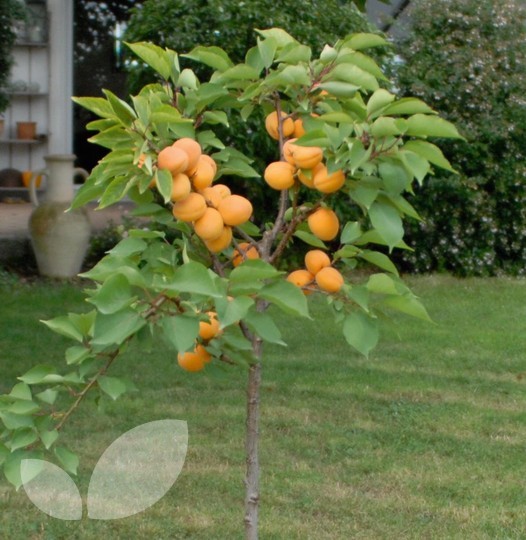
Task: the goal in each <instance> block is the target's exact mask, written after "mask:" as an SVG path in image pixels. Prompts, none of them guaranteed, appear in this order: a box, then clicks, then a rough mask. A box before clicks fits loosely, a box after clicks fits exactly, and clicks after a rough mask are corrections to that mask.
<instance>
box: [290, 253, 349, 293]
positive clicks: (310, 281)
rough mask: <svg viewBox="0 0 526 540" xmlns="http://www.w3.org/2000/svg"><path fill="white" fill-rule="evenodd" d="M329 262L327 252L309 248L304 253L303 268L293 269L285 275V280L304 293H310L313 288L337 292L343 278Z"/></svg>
mask: <svg viewBox="0 0 526 540" xmlns="http://www.w3.org/2000/svg"><path fill="white" fill-rule="evenodd" d="M331 264H332V262H331V259H330V257H329V256H328V255H327V253H325V252H324V251H321V249H311V250H310V251H308V252H307V253H306V254H305V268H300V269H298V270H294V271H293V272H291V273H290V274H289V275H288V276H287V280H288V281H290V282H291V283H293V284H294V285H296V286H297V287H300V288H301V289H302V290H303V292H304V293H305V294H311V293H312V292H314V291H315V290H320V291H324V292H327V293H337V292H338V291H339V290H340V289H341V288H342V286H343V283H344V280H343V276H342V275H341V273H340V272H339V271H338V270H336V268H333V267H332V266H331Z"/></svg>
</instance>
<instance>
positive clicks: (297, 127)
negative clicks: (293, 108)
mask: <svg viewBox="0 0 526 540" xmlns="http://www.w3.org/2000/svg"><path fill="white" fill-rule="evenodd" d="M303 135H305V128H304V127H303V120H302V119H301V118H297V119H296V120H294V131H293V132H292V136H293V137H296V139H299V138H300V137H302V136H303Z"/></svg>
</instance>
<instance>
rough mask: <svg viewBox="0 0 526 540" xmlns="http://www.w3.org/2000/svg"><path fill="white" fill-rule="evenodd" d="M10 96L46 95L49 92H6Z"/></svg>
mask: <svg viewBox="0 0 526 540" xmlns="http://www.w3.org/2000/svg"><path fill="white" fill-rule="evenodd" d="M6 94H7V95H8V96H11V97H45V96H47V95H48V94H47V92H30V91H28V92H6Z"/></svg>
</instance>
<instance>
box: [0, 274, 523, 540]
mask: <svg viewBox="0 0 526 540" xmlns="http://www.w3.org/2000/svg"><path fill="white" fill-rule="evenodd" d="M408 281H409V283H410V284H411V286H412V287H413V289H414V290H415V292H416V293H417V294H419V295H420V296H421V297H422V299H423V300H424V303H425V304H426V306H427V308H428V310H429V312H430V314H431V316H432V317H433V319H434V321H435V323H436V324H426V323H423V322H419V321H416V322H415V321H412V320H410V319H408V318H405V317H404V318H400V320H399V321H397V323H396V325H393V326H392V327H388V328H386V329H385V330H384V332H383V338H382V341H381V343H380V345H379V346H378V348H377V349H376V350H375V351H374V352H373V353H372V354H371V357H370V358H369V359H368V360H367V359H364V358H362V357H360V356H359V355H357V354H355V353H353V352H352V351H350V349H349V347H348V346H347V345H346V343H345V341H344V340H343V338H342V337H341V335H339V333H338V331H337V330H336V329H335V328H334V325H333V322H332V318H331V317H330V316H329V314H328V313H327V312H326V309H325V308H324V307H323V306H322V304H321V303H319V302H316V300H314V302H313V309H312V311H313V313H315V314H316V321H315V322H314V321H312V322H310V321H307V322H306V321H303V320H296V319H292V320H291V319H286V318H282V319H281V326H282V328H283V332H284V335H285V336H286V341H287V342H288V343H289V347H288V348H287V349H284V348H280V347H268V348H267V350H266V356H265V361H264V373H263V381H264V382H263V390H262V429H261V460H262V486H261V487H262V493H261V495H262V499H261V516H260V519H261V523H260V532H261V534H260V537H261V538H262V539H286V540H288V539H296V538H297V539H300V538H301V539H330V540H333V539H347V538H356V539H368V540H369V539H376V538H378V539H467V538H469V539H479V538H480V539H485V538H487V539H520V538H524V537H525V535H526V480H525V478H526V474H525V472H526V466H525V446H526V393H525V384H526V382H525V380H523V379H522V374H523V373H524V372H525V371H526V361H525V353H524V351H525V345H526V338H525V337H524V327H525V322H524V321H525V320H526V281H524V280H513V279H504V278H501V279H466V280H457V279H454V278H451V277H448V276H430V277H419V278H409V279H408ZM0 294H1V295H2V303H1V305H0V327H1V329H2V332H1V334H0V336H1V337H0V392H3V391H5V390H7V389H8V388H9V387H10V386H12V384H13V383H14V382H15V378H16V376H17V375H19V374H21V373H22V372H24V371H25V370H27V369H28V368H29V367H31V366H32V365H33V364H34V363H36V362H51V363H58V364H59V365H61V364H62V362H63V360H62V355H63V351H64V348H65V346H66V345H67V344H68V343H67V341H66V340H65V339H63V338H61V337H60V336H57V335H55V334H53V333H52V332H50V331H49V330H47V329H46V328H45V327H44V326H43V325H42V324H40V323H38V320H39V319H43V318H44V319H45V318H51V317H53V316H55V315H59V314H62V313H64V312H66V311H71V310H73V311H79V310H83V309H85V308H84V306H83V300H82V298H83V297H82V293H81V291H80V290H79V288H78V286H74V285H71V284H69V285H68V284H65V285H53V286H50V285H49V284H48V285H41V284H38V283H36V284H33V285H16V284H13V283H8V284H4V285H1V284H0ZM115 373H121V374H122V373H127V374H128V376H130V377H131V378H132V379H133V380H134V382H135V383H136V385H137V386H138V387H139V388H140V392H138V393H135V394H131V395H129V396H127V397H123V398H121V399H120V400H118V401H117V402H114V403H110V404H109V405H108V406H107V407H106V413H105V414H98V413H97V412H96V408H95V405H94V404H93V403H86V404H85V406H83V408H82V409H81V410H80V411H79V413H78V414H77V415H76V416H75V417H74V418H73V419H72V421H71V423H70V424H69V425H68V428H67V429H66V431H65V432H64V437H65V440H66V441H67V443H68V444H69V445H70V446H71V448H72V449H74V450H75V451H76V452H78V453H79V454H80V456H81V469H80V477H79V478H78V479H77V481H78V484H79V487H80V489H81V492H82V493H83V494H85V492H86V489H87V483H88V481H89V477H90V473H91V471H92V470H93V467H94V465H95V463H96V461H97V459H98V457H99V456H100V455H101V453H102V452H103V451H104V449H105V448H106V447H107V446H108V445H109V444H110V443H111V442H112V441H113V440H114V439H116V438H117V437H118V436H119V435H120V434H122V433H124V432H125V431H127V430H128V429H131V428H132V427H134V426H137V425H140V424H141V423H145V422H148V421H152V420H156V419H161V418H177V419H181V420H186V421H187V422H188V427H189V449H188V454H187V458H186V462H185V465H184V468H183V471H182V473H181V476H180V477H179V479H178V481H177V483H176V484H175V486H174V487H173V488H172V489H171V490H170V492H169V493H168V494H167V495H166V496H165V497H164V498H163V499H162V500H161V501H159V502H158V503H157V504H155V505H154V506H153V507H152V508H151V509H149V510H147V511H145V512H143V513H141V514H139V515H137V516H134V517H131V518H126V519H123V520H116V521H108V522H106V521H88V520H83V521H81V522H71V523H68V522H62V521H59V520H55V519H53V518H49V517H47V516H46V515H44V514H42V513H40V512H39V511H38V510H37V509H36V508H34V507H33V506H32V505H31V503H30V502H28V500H27V498H26V496H25V494H24V493H23V490H21V491H20V492H18V493H16V492H14V490H12V489H11V487H10V486H8V485H7V483H6V482H5V481H3V480H0V537H1V538H6V539H15V540H18V539H26V538H33V539H46V540H48V539H49V540H51V539H62V538H64V539H66V538H67V539H72V538H78V539H96V538H97V539H98V538H111V539H114V538H115V539H120V538H122V539H135V538H137V539H143V538H144V539H147V538H148V539H150V538H155V539H183V538H191V539H194V538H195V539H207V540H208V539H229V540H230V539H241V538H243V527H242V516H243V494H244V487H243V472H244V462H243V458H244V452H243V441H244V416H245V411H244V400H245V394H244V386H245V378H246V373H244V372H243V371H242V370H241V369H230V368H228V369H209V370H207V372H206V373H204V374H189V373H184V372H182V371H181V370H180V369H179V368H178V366H177V365H176V363H175V361H174V355H173V353H171V352H169V351H167V350H166V349H164V348H161V347H160V348H159V350H157V351H155V352H150V353H145V352H144V351H141V350H137V349H135V350H132V351H130V353H129V354H128V355H127V356H126V358H123V360H122V361H121V362H120V363H119V364H118V365H116V366H115Z"/></svg>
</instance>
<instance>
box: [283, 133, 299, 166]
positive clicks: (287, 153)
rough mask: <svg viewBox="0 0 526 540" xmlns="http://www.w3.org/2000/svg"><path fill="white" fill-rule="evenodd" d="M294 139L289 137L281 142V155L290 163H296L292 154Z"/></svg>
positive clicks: (294, 146)
mask: <svg viewBox="0 0 526 540" xmlns="http://www.w3.org/2000/svg"><path fill="white" fill-rule="evenodd" d="M294 141H296V139H289V140H288V141H285V143H284V144H283V157H284V158H285V161H287V162H288V163H290V164H291V165H296V162H295V161H294V155H293V154H294V150H295V149H296V148H297V146H296V145H295V144H294Z"/></svg>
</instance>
